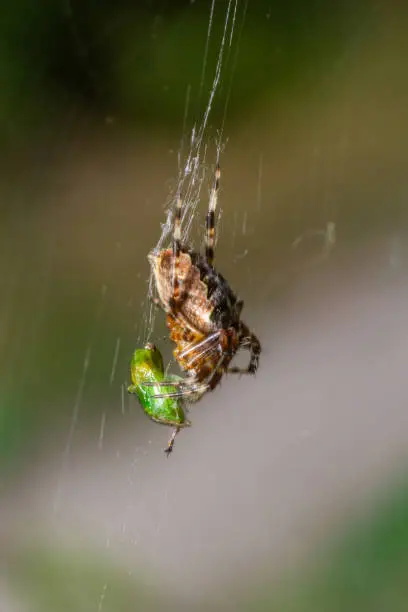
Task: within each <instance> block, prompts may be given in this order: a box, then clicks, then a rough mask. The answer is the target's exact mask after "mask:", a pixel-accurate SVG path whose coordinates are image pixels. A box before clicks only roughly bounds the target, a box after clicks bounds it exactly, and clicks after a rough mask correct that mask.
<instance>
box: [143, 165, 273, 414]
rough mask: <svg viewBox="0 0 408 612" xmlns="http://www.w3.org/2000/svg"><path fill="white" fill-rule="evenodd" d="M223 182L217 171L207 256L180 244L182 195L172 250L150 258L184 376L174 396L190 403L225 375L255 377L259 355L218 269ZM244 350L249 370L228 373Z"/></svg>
mask: <svg viewBox="0 0 408 612" xmlns="http://www.w3.org/2000/svg"><path fill="white" fill-rule="evenodd" d="M220 176H221V171H220V167H219V165H217V167H216V171H215V177H214V184H213V187H212V189H211V192H210V199H209V205H208V211H207V215H206V224H205V236H204V245H205V250H204V254H202V253H200V252H197V251H194V250H193V249H191V248H189V247H188V246H186V245H183V244H182V241H181V218H182V207H183V203H182V198H181V195H180V194H178V196H177V200H176V210H175V219H174V228H173V244H172V248H167V249H162V250H160V251H157V250H153V251H151V252H150V253H149V255H148V260H149V262H150V265H151V268H152V273H153V278H154V284H155V287H156V290H157V297H152V296H151V297H152V299H153V301H154V303H155V304H156V305H158V306H160V307H161V308H162V309H163V310H164V312H165V313H166V324H167V327H168V329H169V335H170V339H171V340H172V341H173V342H174V343H175V349H174V352H173V354H174V357H175V359H176V361H177V363H178V364H179V366H180V368H181V369H182V370H183V371H184V372H185V373H186V376H185V378H184V379H183V380H182V381H181V382H180V384H179V385H178V389H177V390H176V391H175V392H174V393H172V394H171V396H173V397H180V396H183V397H186V399H188V401H190V402H194V401H197V400H198V399H200V397H202V395H203V394H204V393H206V392H207V391H212V390H213V389H215V387H216V386H217V385H218V384H219V382H220V380H221V378H222V376H223V375H224V374H225V373H232V374H255V373H256V371H257V369H258V363H259V356H260V353H261V344H260V342H259V340H258V338H257V337H256V336H255V334H254V333H253V332H252V331H251V330H250V329H249V328H248V327H247V325H246V324H245V323H244V322H243V321H242V319H241V312H242V309H243V305H244V303H243V301H242V300H240V299H238V298H237V296H236V294H235V293H234V292H233V291H232V289H231V288H230V286H229V284H228V282H227V281H226V279H225V278H224V277H223V276H222V275H221V274H220V273H219V272H217V270H216V269H215V268H214V256H215V229H216V228H215V211H216V208H217V202H218V193H219V184H220ZM240 349H246V350H248V351H249V353H250V357H249V363H248V366H247V367H246V368H238V367H230V363H231V361H232V359H233V357H234V355H235V354H236V353H237V351H238V350H240ZM162 384H163V386H165V385H166V384H168V383H166V381H164V382H163V383H162ZM159 396H160V395H159ZM159 396H158V397H159Z"/></svg>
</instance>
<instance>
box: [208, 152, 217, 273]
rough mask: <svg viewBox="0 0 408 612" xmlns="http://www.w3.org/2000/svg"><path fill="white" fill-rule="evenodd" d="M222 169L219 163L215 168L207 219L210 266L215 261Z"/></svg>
mask: <svg viewBox="0 0 408 612" xmlns="http://www.w3.org/2000/svg"><path fill="white" fill-rule="evenodd" d="M220 176H221V170H220V166H219V164H217V167H216V169H215V181H214V186H213V188H212V190H211V194H210V202H209V204H208V212H207V216H206V219H205V225H206V232H205V257H206V259H207V262H208V263H209V265H210V266H212V265H213V263H214V244H215V209H216V208H217V201H218V189H219V186H220Z"/></svg>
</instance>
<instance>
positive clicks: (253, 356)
mask: <svg viewBox="0 0 408 612" xmlns="http://www.w3.org/2000/svg"><path fill="white" fill-rule="evenodd" d="M241 337H242V340H241V342H240V344H239V348H242V349H244V348H245V349H248V350H249V351H250V357H249V364H248V366H247V367H246V368H228V370H227V374H255V372H256V371H257V369H258V364H259V356H260V354H261V343H260V342H259V340H258V338H257V337H256V336H255V334H253V333H251V332H250V331H249V329H248V328H247V326H246V325H244V324H242V327H241Z"/></svg>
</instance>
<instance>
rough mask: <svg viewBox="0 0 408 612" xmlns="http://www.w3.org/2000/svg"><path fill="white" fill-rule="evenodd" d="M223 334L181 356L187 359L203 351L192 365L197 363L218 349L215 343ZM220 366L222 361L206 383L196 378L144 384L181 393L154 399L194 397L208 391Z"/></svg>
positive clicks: (206, 340) (194, 345) (189, 348)
mask: <svg viewBox="0 0 408 612" xmlns="http://www.w3.org/2000/svg"><path fill="white" fill-rule="evenodd" d="M220 335H221V332H220V331H218V332H214V333H212V334H211V335H210V336H208V337H207V338H205V339H204V340H201V341H199V342H196V343H192V344H190V345H189V346H188V347H187V348H186V349H184V351H183V352H182V353H181V356H183V357H185V356H186V355H188V354H189V353H190V352H195V351H196V350H197V349H200V348H201V349H203V350H201V351H200V352H199V353H198V354H197V355H193V356H192V358H191V360H190V362H189V363H190V364H192V363H193V362H195V361H197V360H198V359H200V358H201V359H202V358H203V357H205V356H206V355H208V354H210V353H212V352H214V350H216V349H215V347H218V344H215V341H216V340H218V339H219V337H220ZM220 359H221V361H222V360H223V359H224V355H223V354H222V353H221V357H220ZM219 365H220V361H219V362H218V363H217V366H216V368H215V369H214V370H213V371H211V372H210V374H209V376H208V377H207V378H205V379H204V381H197V380H195V379H194V377H191V378H188V377H187V378H184V379H182V380H180V381H175V382H173V381H172V380H171V379H169V380H162V381H160V382H145V383H143V384H144V386H146V387H156V386H157V387H170V386H172V387H179V391H175V392H169V393H158V394H155V395H153V396H152V397H157V398H167V397H184V396H187V395H194V394H196V393H198V394H202V393H204V392H205V391H206V390H207V389H208V385H209V382H211V379H212V377H213V376H214V374H215V372H216V370H217V369H218V367H219Z"/></svg>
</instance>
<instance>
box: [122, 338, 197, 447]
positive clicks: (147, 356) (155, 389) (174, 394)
mask: <svg viewBox="0 0 408 612" xmlns="http://www.w3.org/2000/svg"><path fill="white" fill-rule="evenodd" d="M130 377H131V380H132V384H131V385H129V387H128V389H127V390H128V393H134V394H136V395H137V397H138V399H139V402H140V403H141V405H142V408H143V410H144V411H145V413H146V414H147V416H149V417H150V418H151V419H153V421H156V422H157V423H162V424H164V425H172V426H173V427H174V430H173V433H172V435H171V437H170V439H169V441H168V444H167V448H166V449H165V450H164V452H165V453H166V455H167V457H168V456H169V455H170V453H171V452H172V450H173V446H174V440H175V438H176V435H177V434H178V432H179V431H180V429H182V428H183V427H189V426H190V425H191V423H190V421H188V420H187V419H186V416H185V402H184V401H183V399H182V398H181V397H180V393H179V392H178V391H177V388H178V387H179V386H180V384H181V383H182V381H183V379H182V378H180V376H174V375H168V374H166V375H165V372H164V365H163V357H162V355H161V353H160V351H159V349H158V348H157V346H155V345H154V344H151V343H148V344H146V346H145V347H144V348H142V349H136V350H135V352H134V353H133V356H132V360H131V362H130ZM163 381H165V382H166V384H165V386H163ZM171 383H174V384H171Z"/></svg>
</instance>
